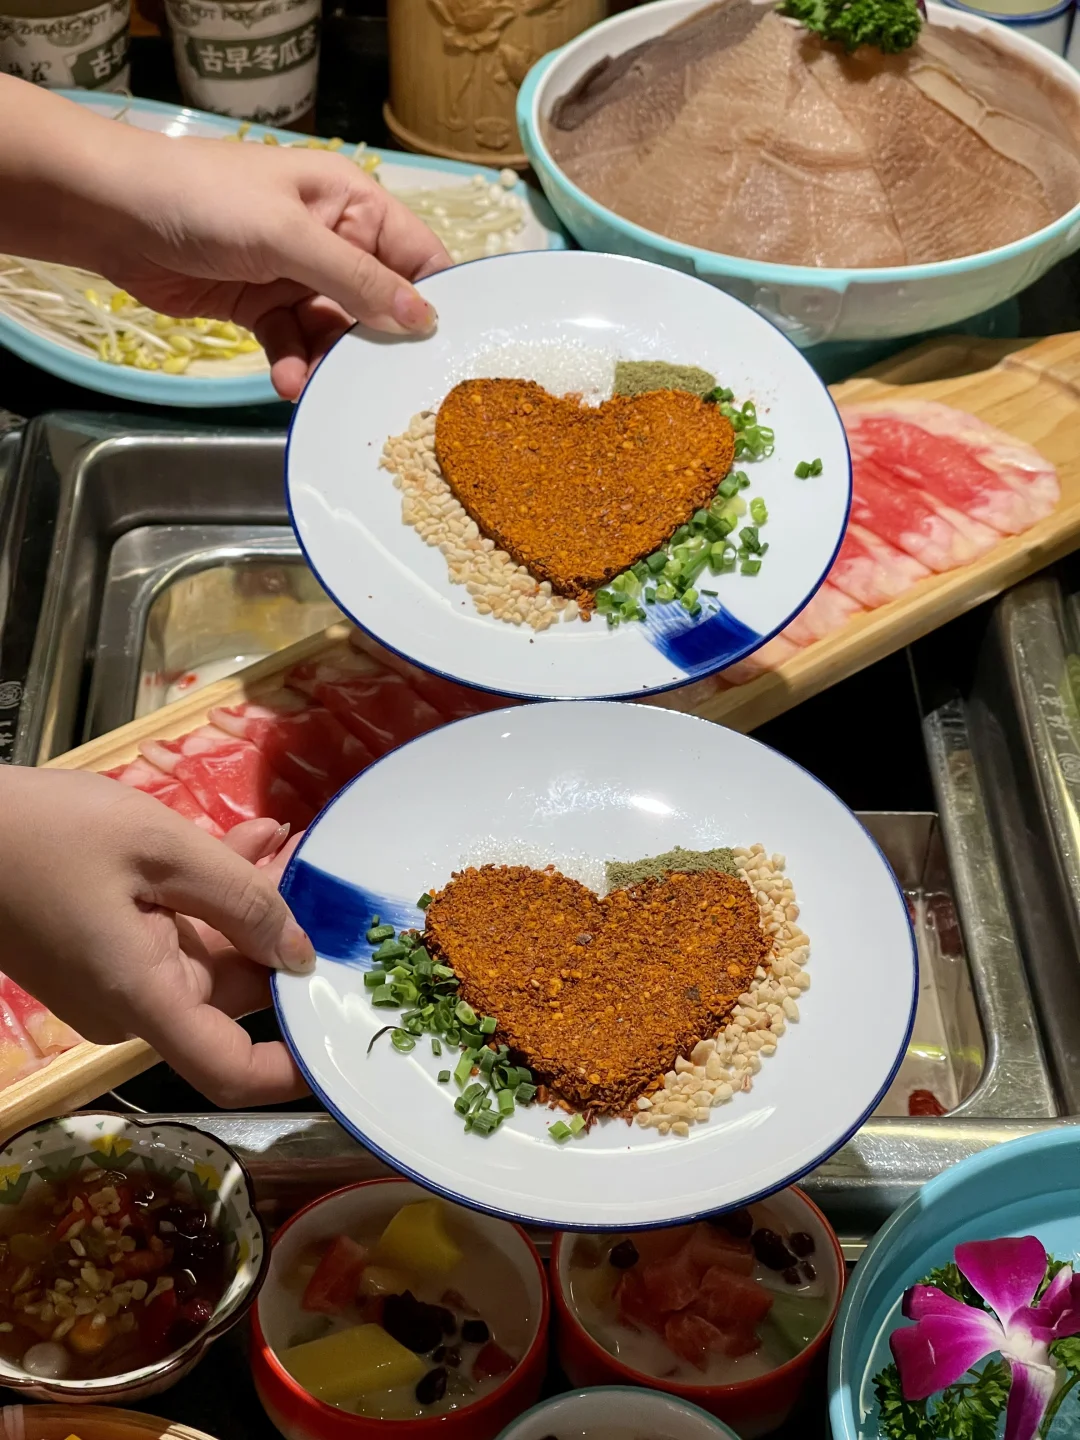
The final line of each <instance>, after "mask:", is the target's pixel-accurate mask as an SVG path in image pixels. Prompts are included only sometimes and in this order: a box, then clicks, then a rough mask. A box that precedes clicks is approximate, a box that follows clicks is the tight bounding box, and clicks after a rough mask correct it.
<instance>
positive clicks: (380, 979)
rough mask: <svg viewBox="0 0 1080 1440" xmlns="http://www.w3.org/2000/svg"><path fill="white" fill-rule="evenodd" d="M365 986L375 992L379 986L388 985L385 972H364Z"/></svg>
mask: <svg viewBox="0 0 1080 1440" xmlns="http://www.w3.org/2000/svg"><path fill="white" fill-rule="evenodd" d="M364 984H365V985H366V986H367V988H368V989H369V990H374V989H375V987H376V986H377V985H385V984H386V971H385V970H366V971H365V972H364Z"/></svg>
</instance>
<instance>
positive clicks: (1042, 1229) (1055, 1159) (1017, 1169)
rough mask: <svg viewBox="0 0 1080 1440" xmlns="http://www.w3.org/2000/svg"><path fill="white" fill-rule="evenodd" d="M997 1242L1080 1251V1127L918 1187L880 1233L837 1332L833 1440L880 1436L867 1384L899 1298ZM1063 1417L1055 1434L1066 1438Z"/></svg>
mask: <svg viewBox="0 0 1080 1440" xmlns="http://www.w3.org/2000/svg"><path fill="white" fill-rule="evenodd" d="M942 1123H945V1122H942ZM1003 1235H1036V1236H1038V1238H1039V1239H1040V1240H1041V1241H1042V1243H1043V1245H1044V1246H1045V1247H1046V1250H1047V1253H1048V1254H1051V1255H1054V1256H1056V1257H1057V1259H1059V1260H1070V1259H1072V1260H1075V1259H1076V1257H1077V1256H1078V1254H1080V1127H1078V1126H1072V1125H1070V1126H1067V1127H1065V1128H1063V1129H1060V1130H1047V1131H1042V1132H1040V1133H1038V1134H1035V1135H1025V1136H1024V1137H1023V1139H1020V1140H1013V1141H1011V1142H1010V1143H1009V1144H1006V1145H998V1146H996V1147H995V1148H994V1149H992V1150H987V1151H985V1152H984V1153H983V1154H981V1155H976V1156H973V1157H972V1158H971V1159H970V1160H965V1161H964V1162H963V1163H962V1164H960V1165H957V1166H955V1167H954V1168H953V1169H951V1170H947V1171H945V1173H944V1174H943V1175H938V1176H937V1177H936V1179H934V1180H931V1181H929V1183H928V1184H926V1185H924V1186H923V1188H922V1189H921V1190H920V1191H919V1193H918V1194H917V1195H914V1196H912V1198H911V1199H910V1200H909V1201H908V1202H907V1204H906V1205H902V1206H901V1207H900V1209H899V1210H897V1212H896V1213H895V1215H893V1217H892V1219H891V1220H889V1222H888V1224H886V1225H885V1226H884V1228H883V1229H882V1230H880V1231H879V1232H878V1234H877V1236H876V1237H875V1239H874V1241H873V1243H872V1244H871V1245H870V1247H869V1248H868V1249H867V1251H866V1254H865V1255H864V1256H863V1258H862V1260H861V1261H860V1262H859V1264H858V1265H857V1266H856V1268H855V1278H854V1280H853V1281H852V1283H851V1284H850V1285H849V1286H848V1289H847V1294H846V1295H845V1296H844V1301H843V1304H842V1305H841V1307H840V1314H839V1317H838V1318H837V1321H836V1329H835V1331H834V1333H833V1340H832V1347H831V1350H830V1353H829V1418H830V1421H831V1424H832V1433H833V1436H834V1437H835V1440H876V1437H877V1436H878V1433H879V1432H878V1426H877V1418H876V1404H875V1401H874V1387H873V1377H874V1376H875V1375H877V1374H878V1373H879V1372H880V1371H881V1370H882V1369H884V1367H885V1366H886V1365H888V1364H889V1362H890V1361H891V1359H892V1355H891V1353H890V1351H889V1335H890V1334H891V1333H892V1331H893V1330H894V1329H895V1328H896V1327H897V1326H898V1325H899V1324H900V1302H901V1299H902V1297H903V1294H904V1291H905V1290H906V1289H907V1288H908V1287H909V1286H910V1285H914V1284H916V1283H917V1282H918V1281H919V1280H921V1279H923V1278H924V1277H925V1276H926V1275H927V1274H928V1273H929V1272H930V1271H931V1270H933V1269H935V1268H936V1267H937V1266H939V1265H945V1264H947V1263H948V1262H949V1261H951V1260H952V1258H953V1251H954V1250H955V1249H956V1246H957V1245H958V1244H960V1243H961V1242H962V1241H965V1240H993V1239H997V1238H998V1237H999V1236H1003ZM1064 1420H1065V1416H1064V1414H1063V1415H1062V1416H1061V1417H1060V1418H1059V1420H1058V1424H1057V1425H1056V1426H1055V1428H1054V1431H1053V1432H1052V1435H1058V1434H1062V1433H1064V1425H1063V1422H1064ZM1059 1427H1061V1428H1060V1429H1059Z"/></svg>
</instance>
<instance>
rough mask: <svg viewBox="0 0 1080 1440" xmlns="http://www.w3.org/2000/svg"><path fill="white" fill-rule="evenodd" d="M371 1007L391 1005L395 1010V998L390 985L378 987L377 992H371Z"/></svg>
mask: <svg viewBox="0 0 1080 1440" xmlns="http://www.w3.org/2000/svg"><path fill="white" fill-rule="evenodd" d="M371 1003H372V1005H380V1006H381V1005H392V1006H394V1007H395V1009H396V1008H397V1003H398V1001H397V996H396V995H395V994H394V987H393V986H392V985H380V986H379V988H378V989H377V990H373V991H372V992H371Z"/></svg>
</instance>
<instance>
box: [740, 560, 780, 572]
mask: <svg viewBox="0 0 1080 1440" xmlns="http://www.w3.org/2000/svg"><path fill="white" fill-rule="evenodd" d="M760 569H761V561H760V560H758V559H756V558H753V557H751V558H750V559H747V560H744V561H743V562H742V564H741V565H740V566H739V573H740V575H756V574H757V573H758V571H759V570H760ZM769 573H770V574H771V573H772V572H771V571H770V572H769Z"/></svg>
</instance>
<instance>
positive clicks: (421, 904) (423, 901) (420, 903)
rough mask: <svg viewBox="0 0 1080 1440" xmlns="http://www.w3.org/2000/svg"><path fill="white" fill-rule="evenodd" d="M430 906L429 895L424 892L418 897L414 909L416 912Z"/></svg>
mask: <svg viewBox="0 0 1080 1440" xmlns="http://www.w3.org/2000/svg"><path fill="white" fill-rule="evenodd" d="M430 904H431V896H430V895H429V894H428V892H427V891H426V890H425V891H424V893H423V895H421V896H420V899H419V900H417V902H416V908H417V909H418V910H426V909H427V907H428V906H429V905H430Z"/></svg>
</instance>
